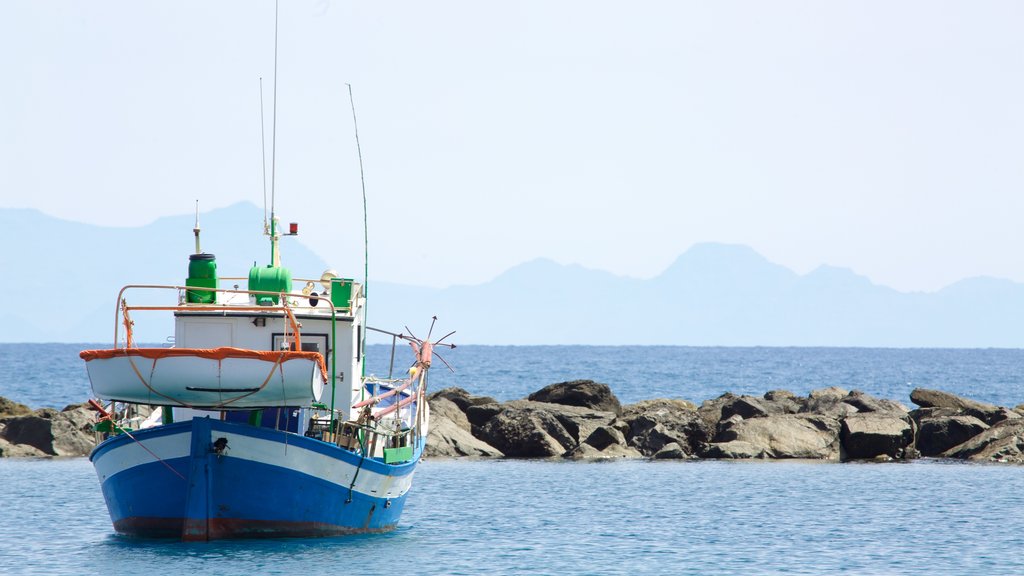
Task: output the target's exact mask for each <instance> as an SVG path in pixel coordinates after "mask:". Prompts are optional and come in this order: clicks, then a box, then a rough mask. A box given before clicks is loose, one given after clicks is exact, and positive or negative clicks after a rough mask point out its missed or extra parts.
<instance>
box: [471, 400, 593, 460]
mask: <svg viewBox="0 0 1024 576" xmlns="http://www.w3.org/2000/svg"><path fill="white" fill-rule="evenodd" d="M479 438H480V439H481V440H483V441H484V442H486V443H488V444H490V445H491V446H493V447H495V448H497V449H498V450H500V451H501V452H502V453H504V454H505V455H506V456H511V457H518V458H548V457H551V456H561V455H562V454H563V453H565V452H566V451H567V450H569V449H572V448H575V447H576V446H577V441H576V439H575V438H573V437H572V435H570V434H569V432H568V431H567V430H566V429H565V427H564V426H562V424H561V422H559V420H558V418H556V417H555V416H554V415H552V414H551V413H550V412H548V411H547V410H544V409H541V408H535V407H510V408H506V409H505V410H502V411H501V412H500V413H498V414H497V415H496V416H494V417H493V418H491V419H490V420H488V421H487V423H486V424H484V425H483V426H482V427H481V428H480V435H479Z"/></svg>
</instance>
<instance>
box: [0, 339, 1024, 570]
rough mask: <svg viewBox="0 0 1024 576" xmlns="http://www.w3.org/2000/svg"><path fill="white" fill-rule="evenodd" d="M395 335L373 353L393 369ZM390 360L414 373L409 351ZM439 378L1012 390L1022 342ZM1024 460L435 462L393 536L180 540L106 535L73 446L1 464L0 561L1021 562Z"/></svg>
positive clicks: (488, 384)
mask: <svg viewBox="0 0 1024 576" xmlns="http://www.w3.org/2000/svg"><path fill="white" fill-rule="evenodd" d="M83 347H90V346H88V345H85V346H82V345H64V344H52V345H38V344H18V345H0V395H2V396H6V397H9V398H12V399H15V400H19V401H21V402H24V403H27V404H29V405H31V406H33V407H38V406H43V405H50V406H56V407H61V406H63V405H64V404H68V403H75V402H80V401H82V400H83V399H84V398H86V397H87V396H88V383H87V378H86V377H85V374H84V370H83V369H82V366H81V364H80V361H79V360H78V358H77V351H78V350H79V349H81V348H83ZM389 351H390V348H389V347H379V346H375V347H371V349H370V351H369V360H370V366H371V368H372V370H373V371H374V372H377V373H379V374H380V375H386V372H387V371H388V369H389V366H390V355H389ZM405 354H406V357H404V358H403V360H402V361H396V363H395V366H396V368H395V369H394V372H399V371H402V370H404V368H405V367H407V366H408V361H409V357H408V352H405ZM442 355H444V357H445V359H446V360H448V361H449V362H451V363H452V364H453V365H454V366H455V368H456V369H457V371H456V372H455V373H454V374H452V373H447V372H446V371H445V370H444V369H443V366H442V365H440V363H438V364H437V365H435V369H434V370H432V371H431V387H432V388H433V389H438V388H440V387H443V386H449V385H458V386H462V387H463V388H466V389H467V390H470V391H471V392H474V393H478V394H487V395H491V396H494V397H496V398H498V399H502V400H505V399H510V398H516V397H522V396H525V395H526V394H528V393H529V392H532V391H533V390H536V389H538V388H540V387H542V386H544V385H546V384H550V383H553V382H559V381H563V380H572V379H577V378H592V379H595V380H598V381H603V382H606V383H609V384H610V385H611V386H612V388H613V390H614V391H615V393H616V394H617V395H618V396H619V397H620V399H622V400H623V401H624V402H632V401H636V400H640V399H643V398H653V397H677V398H688V399H691V400H694V401H698V402H699V401H700V400H703V399H706V398H711V397H715V396H717V395H719V394H721V393H722V392H725V391H732V392H736V393H757V394H760V393H763V392H764V391H766V390H768V389H773V388H786V389H790V390H792V391H793V392H796V393H800V394H804V393H806V392H807V391H809V390H810V389H813V388H818V387H822V386H830V385H838V386H843V387H846V388H857V389H861V390H864V391H865V392H868V393H871V394H874V395H876V396H879V397H885V398H891V399H895V400H900V401H902V402H904V403H909V400H908V398H907V395H908V394H909V391H910V390H911V389H913V388H914V387H917V386H921V387H931V388H940V389H944V390H949V391H951V392H955V393H958V394H962V395H965V396H968V397H971V398H975V399H978V400H984V401H988V402H994V403H998V404H1003V405H1011V406H1013V405H1016V404H1018V403H1020V402H1022V401H1024V385H1022V379H1021V378H1020V376H1021V368H1020V367H1021V366H1022V365H1024V354H1022V352H1021V351H1019V350H870V349H808V348H791V349H790V348H781V349H776V348H676V347H572V346H569V347H473V346H467V347H465V348H462V347H460V348H458V349H456V350H454V351H448V353H445V351H443V350H442ZM1021 534H1024V467H1019V466H1004V465H979V464H963V463H950V462H943V461H936V460H927V459H926V460H918V461H914V462H910V463H891V464H873V463H844V464H837V463H820V462H793V461H790V462H760V461H757V462H723V461H689V462H680V461H671V462H665V461H658V462H651V461H618V462H607V463H574V462H561V461H521V460H520V461H516V460H498V461H470V460H454V461H446V460H428V461H425V462H422V463H421V464H420V466H419V467H418V468H417V472H416V480H415V482H414V483H413V488H412V491H411V492H410V495H409V500H408V503H407V505H406V508H405V512H404V514H403V517H402V522H401V525H400V527H399V528H398V529H396V530H395V531H393V532H391V533H388V534H382V535H369V536H357V537H344V538H327V539H312V540H269V541H235V542H214V543H180V542H167V541H144V540H143V541H140V540H132V539H128V538H123V537H120V536H117V535H115V534H114V533H113V530H112V528H111V525H110V519H109V516H108V515H107V511H106V507H105V506H104V503H103V498H102V495H101V493H100V490H99V485H98V482H97V480H96V476H95V473H94V472H93V469H92V466H91V464H90V463H89V461H88V460H87V459H85V458H69V459H50V460H47V459H43V460H0V574H95V573H100V572H103V573H110V574H125V573H143V572H144V573H150V572H152V573H160V574H165V575H166V574H195V573H208V574H244V575H247V576H251V575H255V574H302V573H358V574H403V575H404V574H481V573H494V574H510V573H520V574H567V573H570V574H929V575H934V574H966V573H979V574H1021V573H1024V555H1022V554H1020V545H1021V536H1020V535H1021Z"/></svg>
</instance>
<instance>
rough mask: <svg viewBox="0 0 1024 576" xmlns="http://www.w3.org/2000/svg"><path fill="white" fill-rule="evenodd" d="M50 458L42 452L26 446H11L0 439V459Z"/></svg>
mask: <svg viewBox="0 0 1024 576" xmlns="http://www.w3.org/2000/svg"><path fill="white" fill-rule="evenodd" d="M46 456H50V454H47V453H45V452H43V451H42V450H40V449H38V448H35V447H33V446H29V445H28V444H11V443H10V442H8V441H7V440H5V439H3V438H0V458H32V457H36V458H40V457H46Z"/></svg>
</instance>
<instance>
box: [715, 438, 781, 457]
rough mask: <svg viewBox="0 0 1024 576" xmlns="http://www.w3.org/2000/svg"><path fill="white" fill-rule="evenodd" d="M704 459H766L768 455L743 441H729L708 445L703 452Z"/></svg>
mask: <svg viewBox="0 0 1024 576" xmlns="http://www.w3.org/2000/svg"><path fill="white" fill-rule="evenodd" d="M704 457H705V458H723V459H730V460H745V459H751V458H767V457H768V454H767V452H766V451H765V449H764V447H763V446H761V445H754V444H751V443H750V442H747V441H745V440H730V441H728V442H714V443H712V444H709V445H708V447H707V450H705V452H704Z"/></svg>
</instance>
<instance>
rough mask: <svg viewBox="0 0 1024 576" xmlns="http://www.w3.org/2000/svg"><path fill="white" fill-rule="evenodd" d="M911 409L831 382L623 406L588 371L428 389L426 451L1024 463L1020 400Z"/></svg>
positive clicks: (917, 396) (936, 395)
mask: <svg viewBox="0 0 1024 576" xmlns="http://www.w3.org/2000/svg"><path fill="white" fill-rule="evenodd" d="M910 399H911V401H912V402H913V403H914V404H916V405H917V406H919V408H917V409H915V410H910V409H908V408H907V407H906V406H904V405H903V404H901V403H899V402H895V401H892V400H886V399H881V398H875V397H873V396H871V395H869V394H865V393H863V392H859V391H848V390H844V389H841V388H837V387H832V388H823V389H820V390H814V391H812V392H811V393H810V394H809V395H807V396H806V397H804V396H797V395H795V394H793V393H791V392H788V391H785V390H773V391H771V392H768V393H766V394H764V395H763V396H761V397H756V396H737V395H735V394H730V393H726V394H723V395H722V396H719V397H718V398H715V399H712V400H707V401H705V402H703V403H702V404H701V405H700V406H697V405H695V404H693V403H692V402H688V401H686V400H674V399H656V400H644V401H642V402H638V403H636V404H628V405H625V406H624V405H622V404H621V403H620V402H619V400H618V399H617V398H616V397H615V395H614V394H613V393H612V391H611V389H610V388H609V387H608V386H607V385H605V384H600V383H597V382H593V381H591V380H577V381H573V382H563V383H559V384H552V385H550V386H547V387H545V388H542V389H541V390H538V391H537V392H534V393H533V394H531V395H530V396H529V397H527V398H525V399H521V400H511V401H507V402H498V401H496V400H495V399H493V398H489V397H486V396H476V395H473V394H470V393H469V392H467V391H465V390H462V389H460V388H446V389H444V390H440V391H438V392H435V393H433V394H432V395H431V396H430V397H429V401H430V407H431V423H430V425H431V428H430V436H429V438H428V441H427V451H426V456H427V457H464V456H469V457H483V458H494V457H508V458H553V457H561V458H568V459H575V460H583V459H612V458H656V459H662V458H672V459H689V458H723V459H745V458H759V459H778V458H807V459H816V460H842V461H846V460H886V461H888V460H906V459H911V458H917V457H919V456H922V455H924V456H935V457H943V458H957V459H966V460H972V461H985V462H1012V463H1024V417H1022V416H1024V405H1022V406H1018V407H1017V408H1014V409H1010V408H1006V407H1001V406H994V405H991V404H984V403H981V402H975V401H973V400H968V399H965V398H961V397H959V396H956V395H953V394H950V393H947V392H941V391H938V390H927V389H921V388H919V389H915V390H914V391H913V392H912V393H911V395H910Z"/></svg>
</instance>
